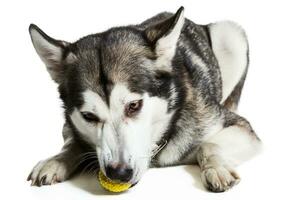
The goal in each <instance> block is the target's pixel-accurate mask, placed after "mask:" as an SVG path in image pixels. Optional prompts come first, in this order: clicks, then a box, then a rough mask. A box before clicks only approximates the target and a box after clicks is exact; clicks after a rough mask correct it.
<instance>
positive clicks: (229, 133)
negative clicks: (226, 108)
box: [197, 113, 261, 192]
mask: <svg viewBox="0 0 300 200" xmlns="http://www.w3.org/2000/svg"><path fill="white" fill-rule="evenodd" d="M260 148H261V142H260V140H259V139H258V137H257V136H256V134H255V133H254V131H253V130H252V128H251V126H250V124H249V122H248V121H247V120H245V119H244V118H242V117H240V116H238V115H236V114H235V113H227V114H226V117H225V123H224V127H223V129H222V130H221V131H220V132H218V133H216V134H213V135H212V136H211V137H208V138H207V139H206V140H205V141H204V142H203V143H202V144H201V145H200V147H199V151H198V153H197V161H198V163H199V166H200V169H201V180H202V182H203V184H204V186H205V187H206V188H207V189H208V190H210V191H213V192H224V191H226V190H228V189H230V188H231V187H232V186H234V185H236V184H237V183H238V182H239V180H240V178H239V176H238V174H237V173H236V172H235V170H234V168H233V167H234V166H236V165H238V164H240V163H241V162H243V161H245V160H247V159H249V158H250V157H251V156H253V155H254V154H255V153H257V152H258V151H259V150H260Z"/></svg>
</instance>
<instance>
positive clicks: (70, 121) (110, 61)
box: [28, 7, 261, 192]
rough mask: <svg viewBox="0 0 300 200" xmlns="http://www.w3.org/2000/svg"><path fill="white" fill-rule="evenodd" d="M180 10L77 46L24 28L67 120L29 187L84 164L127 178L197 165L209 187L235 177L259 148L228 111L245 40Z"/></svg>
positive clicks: (236, 93) (242, 68)
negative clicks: (57, 147) (57, 146)
mask: <svg viewBox="0 0 300 200" xmlns="http://www.w3.org/2000/svg"><path fill="white" fill-rule="evenodd" d="M183 13H184V9H183V8H182V7H181V8H180V9H179V10H178V11H177V12H176V14H171V13H161V14H158V15H156V16H154V17H152V18H150V19H148V20H146V21H145V22H143V23H141V24H139V25H131V26H124V27H116V28H112V29H109V30H107V31H105V32H102V33H98V34H94V35H89V36H86V37H83V38H81V39H79V40H78V41H76V42H75V43H68V42H65V41H61V40H55V39H53V38H51V37H49V36H48V35H46V34H45V33H44V32H43V31H42V30H41V29H39V28H38V27H37V26H36V25H30V27H29V32H30V35H31V39H32V42H33V46H34V47H35V50H36V52H37V53H38V55H39V56H40V58H41V60H42V61H43V62H44V63H45V65H46V67H47V70H48V71H49V73H50V75H51V77H52V79H53V80H54V81H55V82H56V83H57V84H58V88H59V92H60V97H61V99H62V101H63V103H64V109H65V118H66V122H65V125H64V127H63V136H64V140H65V144H64V146H63V148H62V150H61V152H60V153H58V154H57V155H55V156H53V157H50V158H48V159H46V160H44V161H41V162H39V163H38V164H37V165H36V166H35V167H34V168H33V170H32V172H31V173H30V175H29V177H28V180H31V181H32V185H37V186H41V185H49V184H53V183H56V182H61V181H65V180H67V179H68V178H69V177H70V176H71V175H72V174H74V173H75V172H78V171H79V169H80V166H81V167H87V166H88V165H93V167H94V168H95V170H101V171H102V172H103V173H104V174H105V175H106V176H107V177H109V178H110V179H112V180H115V181H120V182H129V183H131V184H136V183H137V182H138V181H139V180H140V179H141V177H142V175H143V174H144V173H145V172H146V170H147V169H148V168H149V167H165V166H171V165H172V166H173V165H183V164H198V165H199V170H201V179H202V182H203V184H204V185H205V186H206V188H207V189H208V190H210V191H213V192H223V191H226V190H228V189H229V188H231V187H232V186H234V185H235V184H237V183H238V182H239V180H240V178H239V176H238V174H237V172H236V171H235V169H234V167H235V166H236V165H238V164H240V163H241V162H243V161H245V160H248V159H249V158H251V157H252V156H253V155H255V154H256V153H257V152H259V150H260V149H261V142H260V140H259V138H258V137H257V135H256V134H255V132H254V130H253V129H252V127H251V125H250V123H249V122H248V121H247V120H246V119H245V118H243V117H241V116H239V115H238V114H237V113H236V112H235V111H236V109H237V106H238V102H239V99H240V95H241V91H242V88H243V84H244V81H245V78H246V74H247V69H248V43H247V38H246V35H245V33H244V31H243V29H242V28H241V27H240V26H239V25H237V24H235V23H233V22H228V21H224V22H217V23H212V24H208V25H198V24H195V23H194V22H192V21H190V20H188V19H186V18H184V15H183ZM158 149H159V150H158ZM91 163H92V164H91Z"/></svg>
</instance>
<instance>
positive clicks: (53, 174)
mask: <svg viewBox="0 0 300 200" xmlns="http://www.w3.org/2000/svg"><path fill="white" fill-rule="evenodd" d="M67 177H68V170H67V167H66V164H65V163H64V162H62V161H59V160H57V159H55V158H49V159H47V160H43V161H40V162H39V163H38V164H37V165H36V166H35V167H34V168H33V170H32V172H31V173H30V174H29V176H28V178H27V181H31V186H43V185H52V184H55V183H59V182H62V181H64V180H66V178H67Z"/></svg>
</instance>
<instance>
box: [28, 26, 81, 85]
mask: <svg viewBox="0 0 300 200" xmlns="http://www.w3.org/2000/svg"><path fill="white" fill-rule="evenodd" d="M29 33H30V36H31V40H32V43H33V46H34V48H35V50H36V52H37V54H38V55H39V56H40V58H41V60H42V61H43V62H44V63H45V65H46V67H47V70H48V72H49V74H50V76H51V78H52V79H53V80H54V81H55V82H57V83H58V84H60V83H62V80H63V78H64V71H65V70H66V69H65V66H64V64H65V63H67V62H68V63H69V62H71V61H73V60H74V59H75V55H74V54H73V53H71V52H70V51H68V46H69V45H70V44H69V43H68V42H65V41H62V40H56V39H53V38H51V37H50V36H48V35H47V34H46V33H44V32H43V31H42V30H41V29H40V28H39V27H37V26H36V25H34V24H31V25H30V26H29Z"/></svg>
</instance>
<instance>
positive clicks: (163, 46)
mask: <svg viewBox="0 0 300 200" xmlns="http://www.w3.org/2000/svg"><path fill="white" fill-rule="evenodd" d="M183 13H184V8H183V7H180V8H179V9H178V11H177V12H176V13H175V14H174V15H173V16H171V17H170V18H168V19H166V20H164V21H162V22H159V23H157V24H154V25H152V26H150V27H148V28H147V29H146V30H145V33H146V37H147V38H148V40H149V41H150V42H151V43H152V44H153V45H154V48H155V53H156V56H157V65H159V66H158V67H159V68H160V69H161V70H166V71H170V70H171V61H172V59H173V57H174V55H175V52H176V46H177V41H178V39H179V36H180V33H181V30H182V27H183V25H184V15H183Z"/></svg>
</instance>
